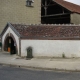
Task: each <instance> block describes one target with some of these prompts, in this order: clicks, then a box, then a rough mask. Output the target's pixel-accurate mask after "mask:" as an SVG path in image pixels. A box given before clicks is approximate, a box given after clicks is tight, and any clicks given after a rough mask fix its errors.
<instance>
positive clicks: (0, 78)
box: [0, 66, 80, 80]
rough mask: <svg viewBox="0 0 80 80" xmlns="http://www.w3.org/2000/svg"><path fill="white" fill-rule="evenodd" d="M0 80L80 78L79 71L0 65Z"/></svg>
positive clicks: (62, 79) (63, 79)
mask: <svg viewBox="0 0 80 80" xmlns="http://www.w3.org/2000/svg"><path fill="white" fill-rule="evenodd" d="M0 80H80V72H55V71H44V70H27V69H21V68H13V67H7V66H0Z"/></svg>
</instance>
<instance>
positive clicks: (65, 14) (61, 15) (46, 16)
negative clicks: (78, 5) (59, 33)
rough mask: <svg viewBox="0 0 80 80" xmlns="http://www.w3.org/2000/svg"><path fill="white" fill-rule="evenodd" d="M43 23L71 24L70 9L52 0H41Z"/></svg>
mask: <svg viewBox="0 0 80 80" xmlns="http://www.w3.org/2000/svg"><path fill="white" fill-rule="evenodd" d="M41 23H42V24H69V23H70V11H68V10H67V9H65V8H64V7H62V6H60V5H59V4H57V3H55V2H53V1H52V0H41Z"/></svg>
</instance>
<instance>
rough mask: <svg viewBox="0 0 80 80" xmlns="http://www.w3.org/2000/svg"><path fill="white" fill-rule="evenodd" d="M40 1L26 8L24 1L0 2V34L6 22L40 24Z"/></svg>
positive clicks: (1, 0) (3, 0) (37, 0)
mask: <svg viewBox="0 0 80 80" xmlns="http://www.w3.org/2000/svg"><path fill="white" fill-rule="evenodd" d="M40 3H41V0H34V3H33V7H26V0H0V33H1V31H2V29H3V28H4V27H5V25H6V23H7V22H11V23H26V24H27V23H28V24H30V23H32V24H35V23H36V24H39V23H41V12H40V11H41V7H40V6H41V4H40Z"/></svg>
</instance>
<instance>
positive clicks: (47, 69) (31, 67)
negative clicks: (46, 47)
mask: <svg viewBox="0 0 80 80" xmlns="http://www.w3.org/2000/svg"><path fill="white" fill-rule="evenodd" d="M0 65H5V66H9V67H17V68H23V69H24V68H25V69H35V70H45V71H62V72H80V70H77V69H76V70H67V69H58V68H46V67H45V68H42V67H33V66H24V65H15V64H6V63H0Z"/></svg>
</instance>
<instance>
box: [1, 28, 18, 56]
mask: <svg viewBox="0 0 80 80" xmlns="http://www.w3.org/2000/svg"><path fill="white" fill-rule="evenodd" d="M8 33H12V34H13V36H14V37H15V40H16V43H17V48H18V55H19V37H18V36H17V35H16V34H15V33H14V31H13V30H12V29H11V28H10V27H8V29H7V30H6V32H5V33H4V35H3V36H2V47H3V45H4V40H5V37H6V35H7V34H8Z"/></svg>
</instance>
